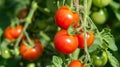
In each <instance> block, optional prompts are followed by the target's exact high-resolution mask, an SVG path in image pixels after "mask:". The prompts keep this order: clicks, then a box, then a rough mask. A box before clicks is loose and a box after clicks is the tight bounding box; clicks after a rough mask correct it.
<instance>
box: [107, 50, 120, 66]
mask: <svg viewBox="0 0 120 67" xmlns="http://www.w3.org/2000/svg"><path fill="white" fill-rule="evenodd" d="M106 52H107V55H108V59H109V62H110V64H111V65H112V66H113V67H120V64H119V61H118V60H117V59H116V58H115V57H114V56H113V55H112V53H110V52H109V51H106Z"/></svg>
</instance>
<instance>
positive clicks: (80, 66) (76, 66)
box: [68, 60, 84, 67]
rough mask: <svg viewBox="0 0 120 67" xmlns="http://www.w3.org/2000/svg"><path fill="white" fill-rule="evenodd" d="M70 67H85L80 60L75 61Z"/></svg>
mask: <svg viewBox="0 0 120 67" xmlns="http://www.w3.org/2000/svg"><path fill="white" fill-rule="evenodd" d="M68 67H84V65H83V64H82V63H81V62H80V61H79V60H73V61H72V62H70V64H69V66H68Z"/></svg>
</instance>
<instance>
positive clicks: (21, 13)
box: [18, 8, 28, 19]
mask: <svg viewBox="0 0 120 67" xmlns="http://www.w3.org/2000/svg"><path fill="white" fill-rule="evenodd" d="M27 13H28V9H26V8H25V9H22V10H20V11H19V12H18V18H19V19H24V18H25V17H26V16H27Z"/></svg>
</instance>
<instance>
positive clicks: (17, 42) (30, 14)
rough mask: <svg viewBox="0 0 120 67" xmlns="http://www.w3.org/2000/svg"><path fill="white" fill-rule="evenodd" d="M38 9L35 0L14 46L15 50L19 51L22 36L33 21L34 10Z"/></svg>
mask: <svg viewBox="0 0 120 67" xmlns="http://www.w3.org/2000/svg"><path fill="white" fill-rule="evenodd" d="M36 9H37V3H36V2H35V1H33V2H32V7H31V10H30V13H29V14H28V16H27V17H26V19H25V21H26V23H25V26H24V28H23V31H22V33H21V34H20V36H19V37H18V38H17V41H16V43H15V47H14V50H15V51H18V45H19V43H20V41H21V38H22V37H23V34H24V32H25V31H26V29H27V27H28V25H29V24H30V23H31V19H32V16H33V14H34V12H35V10H36ZM16 55H19V53H17V54H16Z"/></svg>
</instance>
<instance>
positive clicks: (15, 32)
mask: <svg viewBox="0 0 120 67" xmlns="http://www.w3.org/2000/svg"><path fill="white" fill-rule="evenodd" d="M22 30H23V26H22V25H18V26H17V27H7V28H6V29H5V32H4V37H5V38H6V39H8V40H10V41H12V42H13V41H14V40H15V39H16V38H18V37H19V35H20V34H21V32H22Z"/></svg>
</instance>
